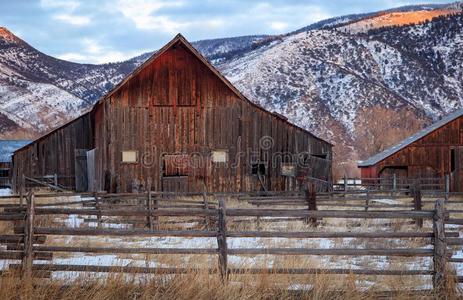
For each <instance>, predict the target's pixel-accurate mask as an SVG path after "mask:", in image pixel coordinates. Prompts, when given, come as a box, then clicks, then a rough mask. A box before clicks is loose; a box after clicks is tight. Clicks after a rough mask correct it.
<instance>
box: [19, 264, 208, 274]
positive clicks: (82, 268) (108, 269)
mask: <svg viewBox="0 0 463 300" xmlns="http://www.w3.org/2000/svg"><path fill="white" fill-rule="evenodd" d="M10 268H11V269H18V265H16V264H11V265H10ZM33 270H37V271H52V272H58V271H59V272H103V273H117V272H120V273H143V274H188V273H193V272H204V270H202V269H195V268H148V267H129V266H98V265H57V264H35V265H33ZM205 271H206V272H210V273H216V270H215V269H210V270H208V269H206V270H205Z"/></svg>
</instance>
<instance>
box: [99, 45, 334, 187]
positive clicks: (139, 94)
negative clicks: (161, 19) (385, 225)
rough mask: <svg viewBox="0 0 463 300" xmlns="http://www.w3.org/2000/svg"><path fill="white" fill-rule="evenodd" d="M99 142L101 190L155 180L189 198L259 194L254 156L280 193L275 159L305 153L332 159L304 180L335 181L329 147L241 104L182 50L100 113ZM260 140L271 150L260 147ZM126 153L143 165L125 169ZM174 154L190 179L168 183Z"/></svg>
mask: <svg viewBox="0 0 463 300" xmlns="http://www.w3.org/2000/svg"><path fill="white" fill-rule="evenodd" d="M95 136H96V144H95V146H96V149H97V152H96V155H97V158H96V164H97V167H96V168H97V169H96V174H97V177H98V178H99V181H98V184H99V186H98V188H99V189H105V188H108V187H109V188H110V190H112V191H130V190H131V188H132V186H133V182H134V180H135V181H137V182H139V183H141V184H142V185H143V184H145V185H146V181H147V179H148V178H151V179H152V188H153V189H155V190H163V189H164V190H165V189H168V187H167V185H169V184H170V183H169V182H173V183H172V184H173V185H175V184H176V182H177V181H179V180H180V181H181V182H183V183H182V184H183V188H184V189H185V190H188V191H199V190H203V180H204V181H205V183H206V186H207V189H208V190H209V191H254V190H261V189H262V186H261V184H260V183H259V179H258V177H257V176H255V175H251V166H250V164H249V162H250V160H251V157H252V156H255V159H256V160H260V161H265V162H266V163H267V164H268V176H266V177H265V186H266V188H267V189H269V190H282V189H284V188H285V186H284V185H285V178H284V177H282V176H281V165H280V161H281V159H279V158H278V153H281V154H285V153H291V154H297V153H301V152H304V151H306V152H307V153H312V154H326V155H327V159H320V158H318V157H314V156H310V155H309V156H308V159H309V163H310V167H308V168H307V170H306V172H307V173H308V174H307V175H311V176H314V177H318V178H322V179H325V180H330V179H331V145H330V144H328V143H326V142H325V141H323V140H320V139H318V138H316V137H314V136H312V135H311V134H310V133H308V132H305V131H303V130H301V129H299V128H297V127H295V126H292V125H290V124H288V123H287V122H286V121H285V120H283V119H281V118H279V117H278V116H276V115H273V114H270V113H269V112H266V111H264V110H262V109H260V108H258V107H256V106H255V105H253V104H251V103H249V102H248V101H245V100H243V99H241V98H239V97H238V95H237V94H235V93H234V92H233V91H232V90H231V89H230V88H229V87H228V86H227V85H226V84H225V83H224V82H223V81H222V80H221V79H220V78H219V77H217V76H216V74H214V73H213V72H212V71H211V70H210V69H209V68H208V67H207V66H206V65H205V64H204V63H203V62H202V61H201V60H200V59H198V58H197V57H196V56H195V55H194V54H193V53H192V52H191V51H190V50H189V49H187V48H186V47H185V46H184V45H183V44H182V43H177V44H175V45H174V46H173V47H172V48H170V49H168V50H167V51H166V52H164V53H163V54H162V55H160V56H159V57H158V58H157V59H156V60H154V61H153V62H152V63H151V64H149V65H148V66H146V67H145V68H144V69H143V70H142V71H141V72H139V73H138V74H137V75H135V76H133V77H132V78H131V79H130V80H129V81H128V82H126V83H125V84H124V85H123V86H121V87H120V88H119V89H118V90H117V91H116V92H115V93H113V94H111V95H110V97H109V98H108V99H106V101H102V102H101V103H99V104H98V105H97V106H96V108H95ZM263 137H270V138H271V141H270V143H271V147H267V146H268V145H267V146H265V145H264V146H263V147H262V145H260V144H263V140H261V138H263ZM128 150H135V151H137V152H138V154H139V160H138V163H122V161H121V155H122V151H128ZM212 150H225V151H227V152H228V157H229V159H228V162H227V163H213V162H212V161H211V156H210V155H211V151H212ZM252 152H255V154H254V155H252ZM176 153H177V154H188V155H189V156H190V158H191V159H190V167H189V170H188V176H187V178H165V177H164V176H163V170H162V165H163V162H162V155H163V154H176ZM272 158H273V159H274V160H276V161H275V162H272V161H271V160H272ZM285 160H288V158H285ZM192 164H195V165H194V166H192ZM185 182H186V184H187V186H186V187H185Z"/></svg>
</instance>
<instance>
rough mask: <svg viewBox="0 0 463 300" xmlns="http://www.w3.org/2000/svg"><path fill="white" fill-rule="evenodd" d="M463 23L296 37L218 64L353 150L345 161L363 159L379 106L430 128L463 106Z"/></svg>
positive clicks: (246, 87) (254, 92) (255, 93)
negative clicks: (364, 136)
mask: <svg viewBox="0 0 463 300" xmlns="http://www.w3.org/2000/svg"><path fill="white" fill-rule="evenodd" d="M462 18H463V15H461V14H460V15H455V16H451V17H448V16H447V17H442V18H439V19H436V20H434V21H432V22H428V23H425V24H422V25H413V26H405V27H394V28H383V29H381V30H376V31H372V32H371V33H369V34H362V35H357V34H349V33H342V32H339V31H336V30H311V31H307V32H303V33H296V34H293V35H289V36H286V37H284V38H283V39H281V40H280V41H278V42H277V43H275V44H273V45H271V46H269V47H263V48H258V49H256V50H254V51H252V52H250V53H247V54H246V55H244V56H240V57H237V58H233V59H232V60H230V61H226V62H223V63H221V64H219V65H218V67H219V69H220V70H221V71H222V72H223V73H224V74H225V75H226V76H227V77H228V78H229V79H230V80H231V81H232V82H233V83H234V84H235V85H236V86H237V87H238V88H239V89H240V90H242V91H243V92H244V93H245V95H247V96H248V97H249V98H250V99H254V100H255V101H257V102H258V103H259V104H261V105H262V106H264V107H266V108H267V109H269V110H271V111H277V112H279V113H281V114H283V115H285V116H287V117H288V118H289V120H290V121H292V122H294V123H296V124H298V125H301V126H303V127H305V128H307V129H309V130H312V131H313V132H315V133H316V134H318V135H319V136H321V137H324V138H326V139H328V140H331V141H333V142H334V143H335V144H336V145H337V146H338V147H339V146H341V148H343V150H342V151H343V152H344V151H347V152H349V149H351V150H352V149H353V151H351V152H350V153H347V152H346V153H344V156H345V157H349V158H350V159H355V157H358V155H361V156H362V155H365V152H364V151H361V152H362V153H363V154H361V153H359V152H358V150H362V149H360V148H359V147H361V146H359V145H360V144H359V143H358V141H357V139H358V138H359V136H360V135H361V133H360V132H361V131H362V129H361V128H358V124H359V123H360V121H362V120H359V119H361V118H362V117H363V115H359V111H365V109H373V108H374V107H377V106H380V107H384V108H388V109H390V110H394V111H396V112H397V113H398V114H400V112H401V111H412V112H413V115H414V116H415V117H416V118H417V119H419V120H421V121H423V122H425V123H429V122H430V121H431V120H432V119H437V118H439V117H441V116H442V115H444V114H446V113H448V112H450V111H453V110H455V109H457V108H460V107H462V104H463V94H462V88H463V85H462V84H461V82H463V74H462V71H463V53H462V51H463V50H462V49H463V47H462V44H461V42H462V40H463V32H462V30H463V26H462V24H463V23H462V21H461V19H462ZM378 117H381V116H378ZM408 121H409V120H405V119H404V120H403V124H400V125H399V126H404V127H406V126H407V122H408ZM386 131H387V129H385V133H386ZM338 149H339V148H338Z"/></svg>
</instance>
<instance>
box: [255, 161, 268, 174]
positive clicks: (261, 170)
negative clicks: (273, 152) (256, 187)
mask: <svg viewBox="0 0 463 300" xmlns="http://www.w3.org/2000/svg"><path fill="white" fill-rule="evenodd" d="M251 174H252V175H266V174H267V164H266V163H265V162H254V163H251Z"/></svg>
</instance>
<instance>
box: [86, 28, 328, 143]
mask: <svg viewBox="0 0 463 300" xmlns="http://www.w3.org/2000/svg"><path fill="white" fill-rule="evenodd" d="M179 41H180V42H182V43H183V45H185V46H186V47H187V48H188V49H189V50H190V51H191V52H192V53H193V54H194V55H195V56H196V57H197V58H198V59H199V60H200V61H201V62H202V63H204V64H205V65H206V67H208V69H210V70H211V71H212V72H213V73H214V74H215V75H216V76H217V77H219V79H220V80H221V81H222V82H223V83H225V85H227V86H228V87H229V88H230V89H231V90H232V91H233V93H235V94H236V95H237V96H238V97H239V98H240V99H241V100H243V101H246V102H248V103H249V104H251V105H252V106H254V107H256V108H258V109H260V110H262V111H264V112H266V113H268V114H270V115H272V116H275V117H277V118H279V119H281V120H282V121H284V122H285V123H287V124H288V125H290V126H293V127H295V128H297V129H299V130H302V131H304V132H305V133H308V134H310V135H311V136H313V137H314V138H316V139H319V140H321V141H324V142H326V143H328V144H330V145H332V146H333V144H332V143H330V142H328V141H327V140H325V139H322V138H320V137H318V136H316V135H315V134H313V133H312V132H310V131H308V130H306V129H304V128H302V127H300V126H298V125H296V124H293V123H291V122H289V121H288V120H287V119H285V118H282V116H281V115H280V114H278V113H272V112H270V111H268V110H267V109H265V108H264V107H262V106H260V105H258V104H256V103H254V102H252V101H251V100H249V99H248V98H247V97H246V96H245V95H243V93H241V92H240V91H239V90H238V89H237V88H236V87H235V86H234V85H233V84H232V83H231V82H230V81H229V80H228V79H227V78H226V77H225V76H224V75H223V74H222V73H221V72H220V71H219V70H217V68H216V67H214V66H213V65H212V64H211V63H210V62H209V61H208V60H207V59H206V58H205V57H204V56H203V55H202V54H201V53H200V52H199V51H198V50H196V48H195V47H194V46H193V45H192V44H191V43H190V42H189V41H188V40H187V39H186V38H185V37H184V36H183V35H182V34H181V33H178V34H177V35H176V36H175V37H174V38H173V39H172V40H171V41H170V42H168V43H167V44H165V45H164V46H163V47H162V48H161V49H159V50H158V51H156V52H155V53H153V54H152V55H151V57H150V58H148V59H147V60H146V61H145V62H144V63H142V64H141V65H140V66H138V67H137V68H136V69H135V70H134V71H132V73H130V74H129V75H127V76H126V77H125V78H124V79H123V80H122V81H121V82H120V83H118V84H117V85H116V86H115V87H114V88H113V89H112V90H111V91H109V92H108V93H106V94H105V95H104V96H103V97H101V98H100V100H98V101H97V103H95V105H94V107H95V106H96V105H97V104H98V103H100V102H103V101H105V100H106V99H107V98H109V97H110V96H111V95H112V94H114V93H115V92H116V91H117V90H118V89H119V88H120V87H122V86H124V85H125V84H126V83H127V82H128V81H129V80H130V79H131V78H132V77H134V76H135V75H137V74H138V73H139V72H140V71H142V70H143V69H144V68H145V67H146V66H148V65H149V64H150V63H151V62H153V61H154V60H156V58H158V57H159V56H160V55H161V54H162V53H164V52H165V51H166V50H168V49H170V48H171V47H172V46H173V45H175V44H176V43H177V42H179Z"/></svg>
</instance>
